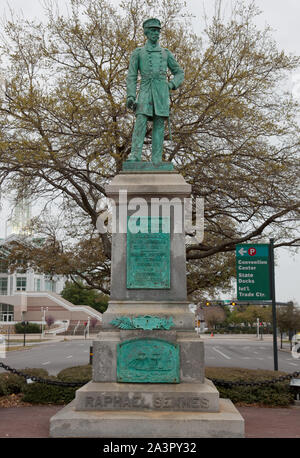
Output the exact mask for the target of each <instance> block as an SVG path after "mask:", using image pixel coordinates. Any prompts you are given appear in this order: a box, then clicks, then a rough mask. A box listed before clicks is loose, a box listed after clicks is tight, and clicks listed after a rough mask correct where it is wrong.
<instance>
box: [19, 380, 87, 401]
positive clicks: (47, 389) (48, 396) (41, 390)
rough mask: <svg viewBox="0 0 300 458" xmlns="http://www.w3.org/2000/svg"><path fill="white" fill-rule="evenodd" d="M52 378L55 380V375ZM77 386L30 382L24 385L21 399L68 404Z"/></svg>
mask: <svg viewBox="0 0 300 458" xmlns="http://www.w3.org/2000/svg"><path fill="white" fill-rule="evenodd" d="M52 378H53V380H55V377H52ZM78 388H79V387H74V388H73V387H61V386H56V385H46V384H45V383H32V384H30V385H27V386H26V387H25V389H24V392H23V393H24V396H23V401H24V402H31V403H33V404H68V403H69V402H71V401H72V400H73V399H74V398H75V393H76V390H77V389H78Z"/></svg>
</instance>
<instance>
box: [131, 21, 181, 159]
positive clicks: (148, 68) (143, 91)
mask: <svg viewBox="0 0 300 458" xmlns="http://www.w3.org/2000/svg"><path fill="white" fill-rule="evenodd" d="M143 28H144V33H145V35H146V37H147V42H146V44H145V46H144V47H142V48H137V49H135V50H134V51H133V53H132V55H131V58H130V64H129V70H128V75H127V107H128V108H132V109H133V110H134V111H135V114H136V122H135V126H134V131H133V135H132V146H131V153H130V155H129V157H128V160H129V161H140V160H141V156H142V149H143V144H144V140H145V135H146V129H147V121H148V120H152V121H153V129H152V162H153V163H154V164H159V163H160V162H161V161H162V149H163V141H164V125H165V120H166V119H168V118H169V106H170V96H169V91H170V90H175V89H177V88H178V87H179V86H180V85H181V84H182V82H183V79H184V72H183V70H182V68H181V67H180V66H179V64H178V63H177V62H176V60H175V58H174V56H173V54H172V53H171V52H170V51H169V50H168V49H166V48H161V47H160V46H159V44H158V40H159V35H160V29H161V24H160V21H159V20H158V19H155V18H152V19H147V20H146V21H145V22H144V23H143ZM168 68H169V70H170V71H171V73H172V75H173V76H174V78H173V79H172V80H171V81H169V82H168V80H167V70H168ZM138 72H140V74H141V84H140V92H139V97H138V99H137V101H136V89H137V78H138Z"/></svg>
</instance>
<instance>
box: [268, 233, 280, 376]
mask: <svg viewBox="0 0 300 458" xmlns="http://www.w3.org/2000/svg"><path fill="white" fill-rule="evenodd" d="M269 249H270V252H269V257H270V288H271V299H272V324H273V355H274V371H278V350H277V320H276V297H275V265H274V239H273V238H272V239H270V246H269Z"/></svg>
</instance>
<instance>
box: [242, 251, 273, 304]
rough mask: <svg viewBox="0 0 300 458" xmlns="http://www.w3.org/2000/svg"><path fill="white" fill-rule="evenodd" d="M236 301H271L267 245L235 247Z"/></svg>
mask: <svg viewBox="0 0 300 458" xmlns="http://www.w3.org/2000/svg"><path fill="white" fill-rule="evenodd" d="M236 274H237V299H238V300H239V301H251V300H252V301H257V300H263V301H268V300H271V288H270V257H269V245H268V244H242V245H236Z"/></svg>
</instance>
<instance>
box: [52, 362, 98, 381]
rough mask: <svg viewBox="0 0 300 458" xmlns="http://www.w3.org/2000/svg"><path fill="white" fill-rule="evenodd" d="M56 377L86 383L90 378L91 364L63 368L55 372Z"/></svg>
mask: <svg viewBox="0 0 300 458" xmlns="http://www.w3.org/2000/svg"><path fill="white" fill-rule="evenodd" d="M57 378H58V379H59V380H62V381H63V382H83V383H87V382H89V381H90V380H91V379H92V366H91V365H90V364H87V365H86V366H75V367H68V368H67V369H63V370H62V371H60V372H59V373H58V374H57Z"/></svg>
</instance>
